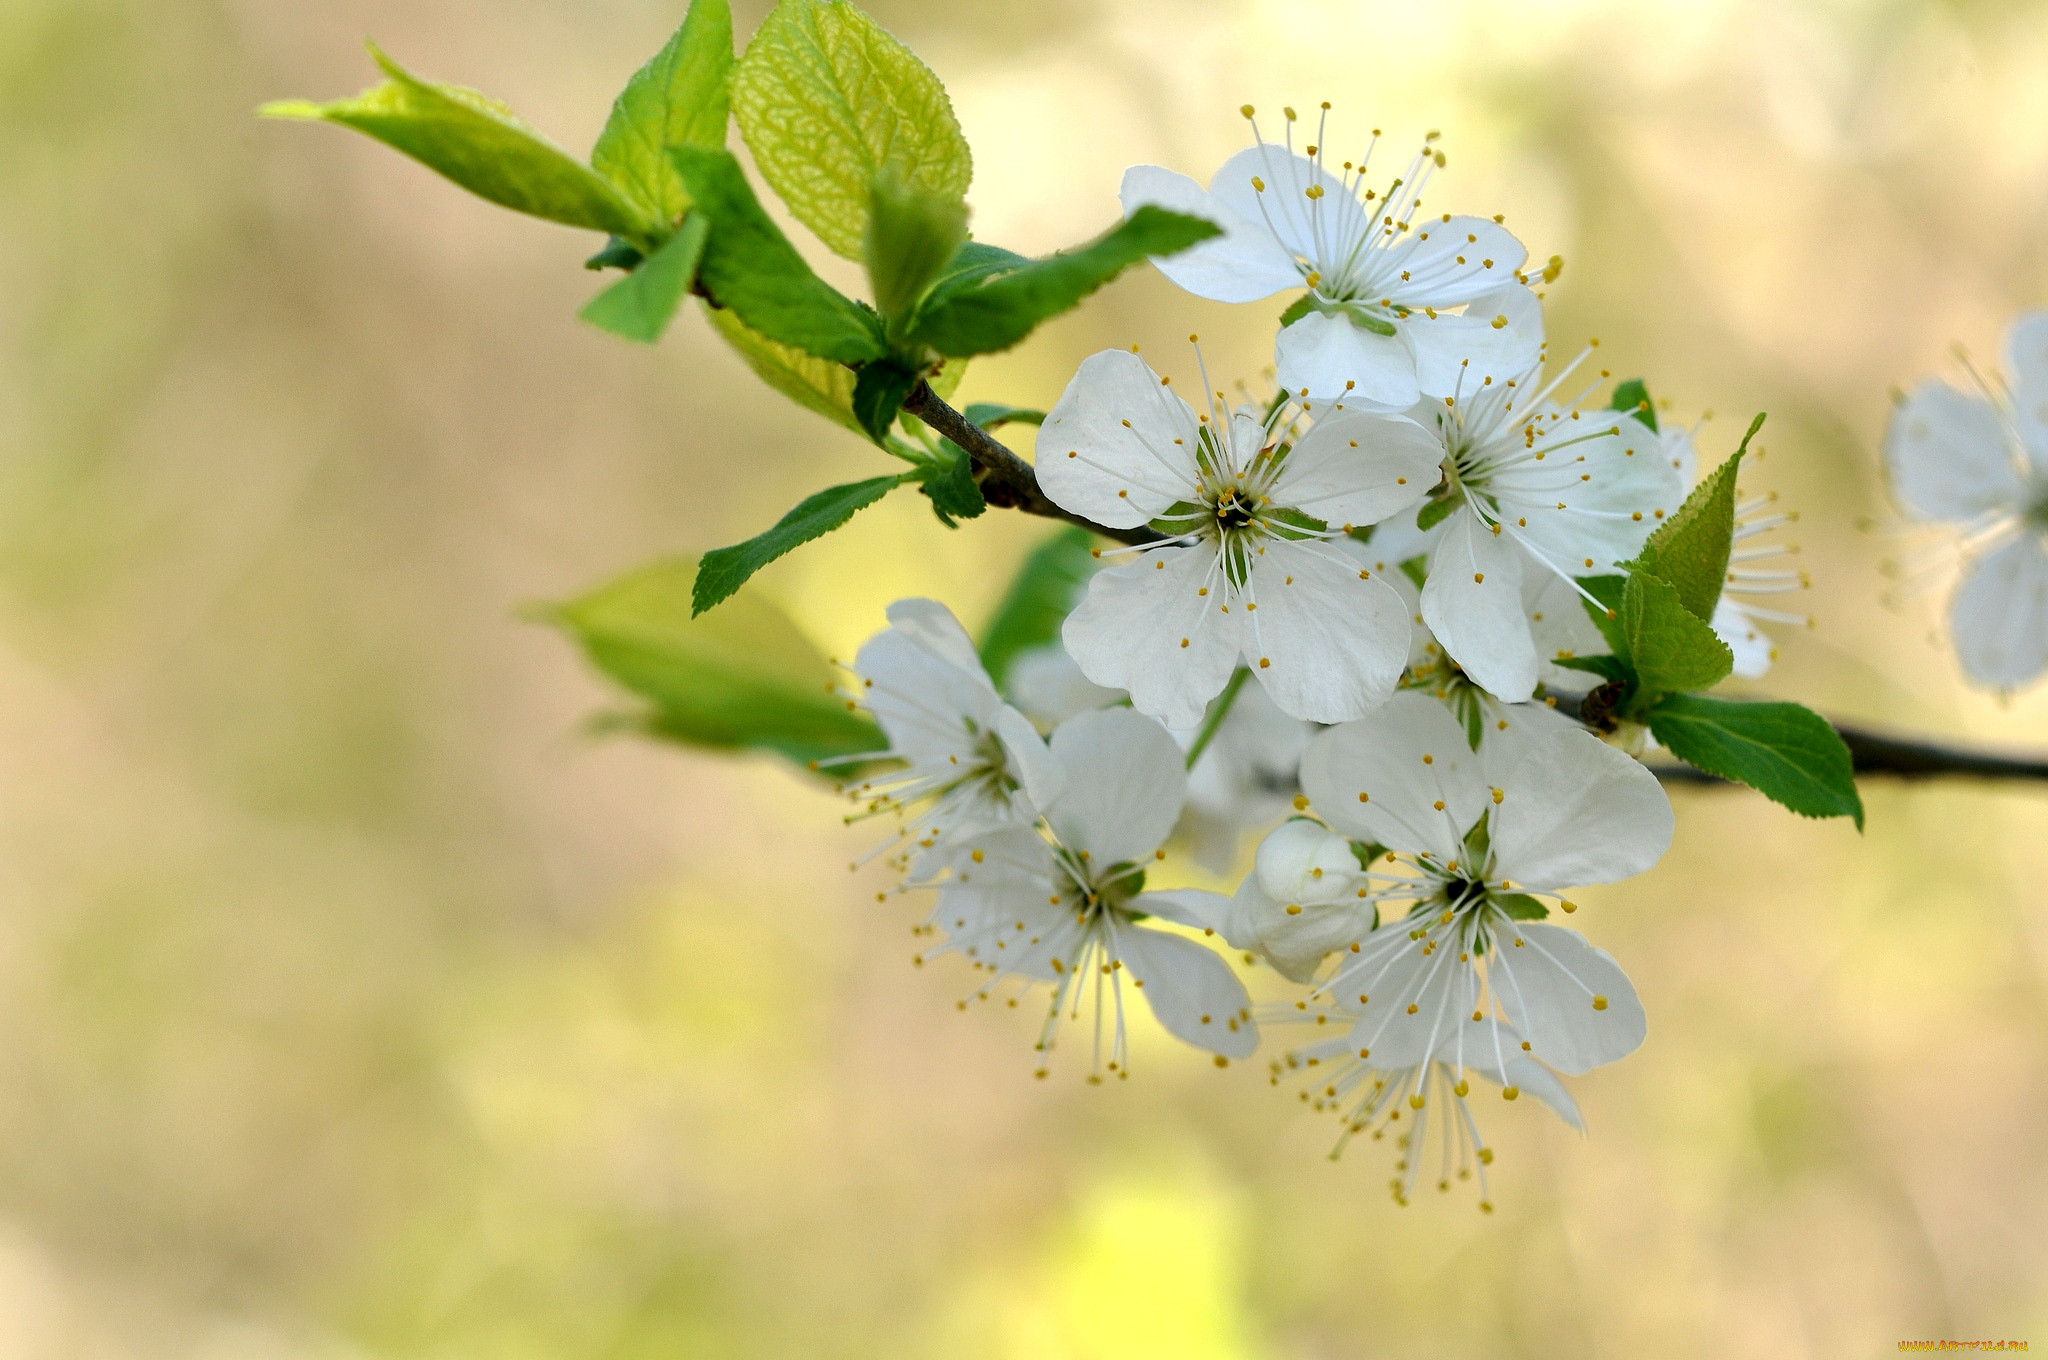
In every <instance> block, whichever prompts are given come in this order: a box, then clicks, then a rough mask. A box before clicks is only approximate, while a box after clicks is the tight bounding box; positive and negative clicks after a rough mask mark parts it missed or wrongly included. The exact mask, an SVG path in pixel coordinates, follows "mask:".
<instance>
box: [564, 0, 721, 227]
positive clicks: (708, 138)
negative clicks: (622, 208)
mask: <svg viewBox="0 0 2048 1360" xmlns="http://www.w3.org/2000/svg"><path fill="white" fill-rule="evenodd" d="M731 74H732V11H731V9H730V8H728V6H727V4H726V0H690V8H689V12H688V13H686V14H684V15H683V22H682V26H681V27H679V28H678V29H676V31H675V36H673V37H671V38H670V39H669V40H668V42H667V43H666V44H665V45H664V46H663V47H662V49H661V51H659V52H657V53H655V54H654V57H653V59H652V60H651V61H649V62H648V63H647V64H646V65H645V66H643V67H641V68H640V69H639V70H637V71H635V72H634V73H633V78H632V79H631V80H629V81H627V82H626V88H625V89H624V90H622V91H620V92H619V97H618V99H617V100H616V101H615V102H614V103H613V104H612V114H611V117H610V118H608V119H606V120H605V125H604V131H603V132H601V133H599V134H598V136H597V145H596V146H595V147H593V148H592V149H591V152H590V163H591V165H592V166H593V167H595V168H596V170H597V172H598V173H599V174H601V175H603V176H604V177H605V178H606V179H609V180H610V181H611V182H612V183H613V184H616V185H618V186H619V188H621V189H623V190H625V191H626V192H627V193H628V194H631V195H632V196H633V197H634V199H636V200H637V201H639V202H640V203H641V204H643V205H644V206H645V207H646V208H647V210H648V211H649V212H650V213H652V214H653V216H654V220H655V221H656V222H658V223H660V224H662V225H663V226H664V227H667V226H672V225H673V224H675V223H677V222H680V221H681V220H682V217H683V214H684V213H685V212H687V211H688V210H689V207H690V192H689V190H688V189H685V188H684V187H683V180H682V176H680V175H678V174H677V173H676V167H675V165H674V163H673V162H671V161H670V160H669V158H668V153H669V150H670V148H672V147H678V146H684V145H696V146H724V145H725V122H726V114H727V106H728V104H729V102H730V95H729V93H728V91H727V88H726V82H727V81H728V79H729V78H730V77H731Z"/></svg>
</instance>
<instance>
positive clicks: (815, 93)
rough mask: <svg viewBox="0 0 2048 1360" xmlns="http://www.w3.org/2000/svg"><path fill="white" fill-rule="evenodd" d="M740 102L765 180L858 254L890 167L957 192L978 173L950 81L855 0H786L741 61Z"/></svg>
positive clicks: (919, 182) (836, 242) (827, 235)
mask: <svg viewBox="0 0 2048 1360" xmlns="http://www.w3.org/2000/svg"><path fill="white" fill-rule="evenodd" d="M732 109H733V115H734V116H735V117H736V118H738V120H739V125H740V133H741V135H742V136H744V137H745V138H746V140H747V146H748V148H749V149H750V150H752V151H753V153H754V163H755V164H756V165H757V166H759V167H760V170H761V175H762V177H763V178H765V179H766V180H767V181H768V183H769V184H770V185H771V186H773V187H774V189H775V192H776V193H778V194H780V195H781V196H782V201H783V203H785V204H786V205H787V206H788V208H789V210H790V212H791V213H792V214H794V215H795V217H796V219H797V220H798V221H799V222H802V223H803V224H804V225H805V226H807V227H809V228H810V229H811V230H812V231H813V232H815V233H816V234H817V237H818V239H819V240H821V241H823V242H824V243H825V244H826V245H827V246H829V247H830V248H831V249H832V250H833V251H834V252H836V253H837V254H840V255H843V256H845V257H846V258H847V259H849V260H858V259H860V258H861V243H862V240H863V238H864V236H865V234H866V231H867V223H868V186H869V184H870V183H872V182H873V180H874V177H875V174H876V172H878V171H879V170H881V169H882V167H883V166H885V165H891V166H894V167H895V168H896V171H897V173H899V174H900V175H901V176H902V179H903V183H904V184H905V185H906V186H907V187H909V188H912V189H917V190H922V191H924V192H926V193H931V194H936V195H941V196H944V197H949V198H955V199H957V198H960V197H963V196H964V195H965V194H966V193H967V186H968V183H969V182H970V181H971V180H972V179H973V178H974V163H973V160H972V158H971V157H970V156H969V155H968V151H967V139H966V138H965V137H963V136H962V135H961V133H960V123H959V120H958V119H957V118H955V117H954V116H953V104H952V101H951V100H949V99H948V98H947V97H946V88H945V86H943V85H941V84H940V83H939V78H938V77H937V76H935V75H933V74H932V72H931V70H930V68H929V67H927V66H926V65H925V64H924V63H923V62H921V61H919V60H918V59H917V58H916V57H915V56H914V55H912V53H911V51H910V49H909V48H907V47H905V46H904V45H903V44H902V43H900V42H898V41H897V40H896V39H895V38H894V37H892V36H890V35H889V34H888V33H887V32H885V31H884V30H883V29H882V28H881V27H880V26H878V25H877V24H876V23H875V21H874V20H872V19H870V18H868V16H867V15H865V14H863V13H861V12H860V10H858V9H856V8H855V7H854V6H853V5H851V4H849V3H847V0H780V3H778V4H777V5H776V6H775V8H774V9H773V10H772V11H771V12H770V13H769V15H768V17H767V18H766V19H765V20H763V21H762V23H761V28H760V31H758V32H757V33H755V35H754V38H753V41H752V42H750V43H748V44H747V51H746V55H745V56H743V57H741V58H740V60H739V64H738V65H737V66H735V67H734V68H733V74H732Z"/></svg>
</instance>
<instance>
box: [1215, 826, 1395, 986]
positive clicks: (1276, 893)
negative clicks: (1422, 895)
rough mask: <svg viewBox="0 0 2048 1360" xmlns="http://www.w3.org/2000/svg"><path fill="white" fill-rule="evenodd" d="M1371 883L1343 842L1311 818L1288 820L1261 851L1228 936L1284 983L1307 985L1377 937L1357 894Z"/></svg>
mask: <svg viewBox="0 0 2048 1360" xmlns="http://www.w3.org/2000/svg"><path fill="white" fill-rule="evenodd" d="M1318 870H1320V871H1321V872H1320V873H1318V872H1317V871H1318ZM1363 881H1364V879H1363V876H1362V875H1361V874H1360V872H1359V868H1358V861H1357V859H1356V858H1355V857H1354V856H1353V855H1352V853H1351V846H1350V843H1349V842H1347V841H1346V840H1345V839H1344V838H1343V837H1342V836H1339V835H1336V834H1334V833H1333V832H1331V831H1329V830H1327V829H1325V828H1324V827H1322V826H1320V825H1318V824H1317V823H1315V822H1311V821H1308V820H1306V819H1296V820H1293V821H1289V822H1285V823H1283V824H1282V825H1281V826H1279V827H1277V828H1276V829H1275V830H1274V831H1273V833H1272V834H1271V835H1269V836H1267V837H1266V839H1265V841H1264V842H1263V843H1262V844H1261V845H1260V846H1259V857H1258V867H1257V869H1256V870H1255V871H1254V872H1253V873H1250V874H1247V875H1246V876H1245V880H1244V882H1243V883H1242V884H1240V885H1239V887H1238V890H1237V895H1236V896H1235V897H1233V898H1232V899H1231V902H1230V912H1229V915H1228V917H1227V918H1226V925H1225V929H1224V932H1223V933H1224V936H1225V938H1226V939H1228V940H1229V941H1230V943H1231V944H1232V945H1234V946H1236V947H1237V948H1239V949H1251V950H1255V951H1257V952H1258V953H1259V954H1260V955H1262V956H1263V957H1264V958H1265V959H1266V961H1267V962H1269V963H1271V964H1272V965H1273V966H1274V967H1275V968H1276V969H1278V970H1279V971H1280V973H1281V974H1282V975H1283V976H1284V977H1287V978H1289V979H1291V980H1293V981H1295V982H1307V981H1309V980H1310V979H1312V978H1313V977H1314V976H1315V973H1316V969H1317V966H1318V965H1320V964H1321V963H1322V961H1323V959H1324V958H1325V957H1326V956H1327V955H1329V954H1330V953H1331V952H1332V951H1334V950H1339V949H1344V948H1346V947H1347V946H1348V945H1350V944H1351V943H1353V942H1354V941H1363V940H1364V939H1365V938H1366V937H1367V936H1369V935H1370V934H1371V933H1372V931H1373V927H1374V923H1375V922H1374V916H1373V908H1372V905H1371V904H1370V903H1369V902H1365V901H1361V900H1360V899H1359V898H1358V896H1357V893H1356V887H1355V885H1358V884H1361V883H1363Z"/></svg>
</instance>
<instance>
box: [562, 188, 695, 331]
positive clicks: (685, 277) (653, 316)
mask: <svg viewBox="0 0 2048 1360" xmlns="http://www.w3.org/2000/svg"><path fill="white" fill-rule="evenodd" d="M708 233H709V223H708V222H707V220H706V218H705V217H704V215H703V214H702V213H694V214H692V215H691V216H690V217H688V218H687V219H685V220H684V222H683V225H682V227H681V228H680V229H678V230H677V232H676V234H675V235H673V236H671V237H669V238H668V240H667V241H665V242H663V243H662V246H661V249H659V250H657V251H655V252H654V253H653V254H652V255H650V256H648V257H647V259H646V260H645V261H643V262H642V263H641V265H640V267H639V268H638V269H635V270H634V271H633V272H632V273H630V274H628V275H626V277H625V278H623V279H620V280H619V281H618V282H617V283H615V284H613V285H612V286H611V287H609V288H607V289H605V290H604V291H603V292H602V293H599V294H598V295H597V296H596V297H594V298H592V299H591V300H590V301H589V302H588V303H586V304H585V305H584V308H583V311H582V313H581V315H582V317H583V319H584V320H585V321H588V322H589V323H590V324H591V325H593V326H596V327H598V328H599V329H601V330H607V331H610V332H611V333H612V334H613V335H618V336H623V337H625V338H626V339H628V340H637V341H639V342H640V343H641V344H645V345H651V344H653V343H654V342H655V341H657V340H659V339H661V333H662V332H663V331H665V330H667V329H668V323H669V319H670V318H671V317H673V316H674V315H675V313H676V307H677V306H678V305H679V304H680V303H681V302H682V300H683V296H684V295H685V294H686V293H688V292H689V291H690V284H691V283H692V282H693V281H694V280H695V279H696V277H697V263H698V261H700V260H702V259H703V258H704V238H705V237H706V235H708Z"/></svg>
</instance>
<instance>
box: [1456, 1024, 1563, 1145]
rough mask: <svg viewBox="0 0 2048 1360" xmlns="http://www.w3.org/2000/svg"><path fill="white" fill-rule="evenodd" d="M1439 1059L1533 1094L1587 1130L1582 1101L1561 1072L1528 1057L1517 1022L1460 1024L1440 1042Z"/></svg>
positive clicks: (1559, 1116)
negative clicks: (1566, 1082)
mask: <svg viewBox="0 0 2048 1360" xmlns="http://www.w3.org/2000/svg"><path fill="white" fill-rule="evenodd" d="M1436 1060H1437V1061H1438V1062H1440V1063H1445V1064H1447V1065H1448V1066H1449V1067H1450V1068H1451V1070H1452V1071H1453V1072H1467V1071H1469V1072H1476V1073H1478V1074H1479V1075H1480V1076H1482V1077H1484V1078H1485V1079H1486V1080H1488V1081H1490V1082H1492V1083H1493V1084H1494V1085H1496V1086H1512V1087H1514V1088H1515V1090H1516V1094H1517V1095H1530V1096H1534V1097H1536V1099H1538V1100H1540V1101H1542V1102H1543V1103H1544V1104H1545V1105H1548V1106H1549V1107H1550V1108H1551V1110H1552V1111H1553V1112H1555V1113H1556V1115H1557V1117H1558V1118H1559V1119H1562V1120H1563V1121H1564V1122H1565V1123H1567V1124H1569V1125H1571V1126H1572V1127H1573V1128H1575V1129H1577V1130H1578V1131H1579V1132H1580V1133H1584V1132H1585V1131H1586V1121H1585V1118H1584V1117H1583V1116H1582V1115H1580V1113H1579V1106H1578V1102H1577V1101H1575V1100H1573V1099H1572V1096H1571V1092H1569V1091H1567V1090H1566V1089H1565V1087H1564V1083H1563V1082H1561V1081H1559V1080H1558V1079H1557V1074H1556V1073H1555V1072H1552V1071H1551V1070H1550V1069H1549V1068H1547V1067H1545V1066H1544V1065H1543V1064H1542V1063H1540V1062H1537V1061H1536V1060H1535V1059H1534V1058H1531V1057H1528V1056H1527V1055H1526V1053H1525V1052H1524V1050H1523V1048H1522V1035H1521V1033H1520V1031H1518V1030H1516V1029H1515V1027H1514V1026H1513V1025H1504V1024H1502V1023H1501V1022H1500V1020H1499V1018H1498V1017H1495V1016H1488V1017H1486V1019H1484V1020H1483V1021H1481V1022H1480V1023H1478V1024H1476V1025H1460V1026H1459V1027H1458V1029H1457V1030H1456V1031H1455V1033H1454V1034H1453V1036H1452V1037H1450V1038H1448V1039H1445V1040H1443V1041H1442V1042H1440V1043H1439V1044H1438V1045H1437V1054H1436Z"/></svg>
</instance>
